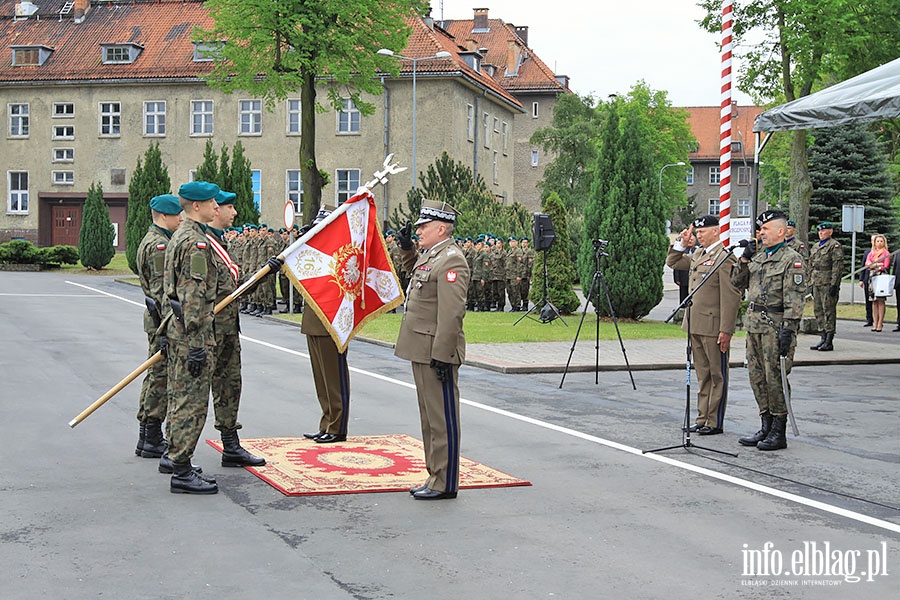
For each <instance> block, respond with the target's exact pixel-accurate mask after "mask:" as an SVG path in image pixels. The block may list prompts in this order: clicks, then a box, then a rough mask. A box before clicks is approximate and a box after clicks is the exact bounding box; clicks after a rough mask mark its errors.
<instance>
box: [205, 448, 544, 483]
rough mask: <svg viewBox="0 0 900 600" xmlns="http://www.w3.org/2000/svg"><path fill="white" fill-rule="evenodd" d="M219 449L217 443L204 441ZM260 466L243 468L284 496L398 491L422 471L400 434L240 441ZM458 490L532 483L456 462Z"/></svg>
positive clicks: (418, 451)
mask: <svg viewBox="0 0 900 600" xmlns="http://www.w3.org/2000/svg"><path fill="white" fill-rule="evenodd" d="M206 443H207V444H209V445H210V446H212V447H213V448H215V449H216V450H218V451H219V452H221V451H222V442H220V441H219V440H206ZM241 445H242V446H243V447H244V448H246V449H247V451H248V452H250V453H251V454H255V455H256V456H262V457H264V458H265V459H266V465H265V466H264V467H247V470H248V471H250V472H251V473H253V474H254V475H256V476H257V477H259V478H260V479H262V480H263V481H265V482H266V483H268V484H270V485H272V486H273V487H274V488H276V489H277V490H279V491H280V492H281V493H283V494H285V495H287V496H311V495H322V494H359V493H363V492H399V491H404V492H405V491H407V490H409V488H411V487H415V486H417V485H421V484H422V482H424V481H425V479H426V478H427V477H428V474H427V472H426V471H425V460H424V458H423V457H424V452H423V450H422V442H420V441H419V440H417V439H415V438H413V437H410V436H408V435H405V434H392V435H374V436H359V437H350V438H347V441H346V442H338V443H335V444H317V443H315V442H314V441H312V440H308V439H306V438H302V437H301V438H287V437H281V438H260V439H255V440H254V439H249V440H241ZM459 471H460V476H459V487H460V488H461V489H465V488H488V487H509V486H518V485H531V483H530V482H528V481H524V480H522V479H518V478H516V477H513V476H511V475H507V474H506V473H501V472H500V471H497V470H496V469H492V468H490V467H486V466H485V465H482V464H480V463H477V462H475V461H472V460H469V459H467V458H460V464H459Z"/></svg>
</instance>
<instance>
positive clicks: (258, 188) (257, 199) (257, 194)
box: [250, 169, 262, 210]
mask: <svg viewBox="0 0 900 600" xmlns="http://www.w3.org/2000/svg"><path fill="white" fill-rule="evenodd" d="M250 179H251V181H252V182H253V204H254V205H256V210H260V207H261V206H262V171H260V170H259V169H251V170H250Z"/></svg>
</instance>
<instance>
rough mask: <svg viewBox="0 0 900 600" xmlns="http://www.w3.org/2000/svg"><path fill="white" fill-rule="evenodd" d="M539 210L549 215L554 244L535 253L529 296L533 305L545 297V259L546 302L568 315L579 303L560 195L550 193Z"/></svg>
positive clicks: (564, 208) (564, 211) (564, 212)
mask: <svg viewBox="0 0 900 600" xmlns="http://www.w3.org/2000/svg"><path fill="white" fill-rule="evenodd" d="M541 211H543V212H544V213H545V214H547V215H549V216H550V221H551V222H552V223H553V231H554V233H555V234H556V241H555V242H554V243H553V245H552V246H551V247H550V248H549V249H548V250H541V251H539V252H537V253H536V254H535V257H534V268H533V270H532V272H531V291H530V292H529V296H530V298H531V301H532V302H534V303H535V304H537V303H538V302H540V301H541V300H542V299H543V297H544V260H546V261H547V299H548V300H549V301H550V304H552V305H553V306H555V307H556V308H557V310H559V312H560V313H562V314H564V315H568V314H571V313H573V312H575V311H576V310H578V305H579V304H580V302H579V301H578V296H576V295H575V288H574V283H575V278H576V276H577V274H576V272H575V265H574V264H573V263H572V259H571V252H570V251H569V233H568V225H567V223H566V220H567V219H566V213H567V211H566V207H565V206H564V205H563V202H562V200H561V199H560V197H559V194H557V193H556V192H550V194H548V195H547V198H546V199H545V200H544V201H543V203H541ZM536 243H537V241H536V240H535V244H536Z"/></svg>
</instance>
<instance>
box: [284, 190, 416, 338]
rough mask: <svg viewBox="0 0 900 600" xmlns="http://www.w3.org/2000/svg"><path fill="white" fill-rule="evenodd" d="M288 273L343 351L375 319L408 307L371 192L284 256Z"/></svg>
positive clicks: (359, 196)
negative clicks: (388, 312)
mask: <svg viewBox="0 0 900 600" xmlns="http://www.w3.org/2000/svg"><path fill="white" fill-rule="evenodd" d="M283 255H284V269H283V271H284V273H286V274H287V276H288V278H289V279H290V280H291V282H292V283H293V284H294V287H296V288H297V290H299V291H300V293H301V294H303V297H304V298H305V299H306V303H307V306H306V310H309V309H312V310H314V311H315V312H316V314H317V315H318V316H319V318H321V320H322V322H323V323H324V324H325V327H326V329H328V332H329V333H330V334H331V337H332V339H333V340H334V343H335V344H336V345H337V347H338V350H339V351H341V352H343V351H344V350H345V349H346V348H347V344H348V343H349V342H350V340H351V338H353V336H354V335H356V332H357V331H358V330H359V329H360V327H362V326H363V324H365V322H366V321H368V320H369V319H374V318H375V317H377V316H378V315H380V314H382V313H385V312H387V311H389V310H391V309H393V308H395V307H397V306H399V305H400V304H402V303H403V292H402V291H401V289H400V281H399V280H398V279H397V274H396V273H395V272H394V267H393V264H392V263H391V258H390V255H389V254H388V250H387V246H386V245H385V243H384V237H383V236H382V234H381V228H380V227H379V225H378V220H377V218H376V210H375V199H374V198H373V197H372V193H371V192H370V191H369V190H368V189H367V188H365V187H361V188H359V189H358V190H357V192H356V195H355V196H353V197H352V198H350V199H349V200H347V201H346V202H344V203H343V204H342V205H341V206H339V207H338V208H337V209H336V210H335V211H334V212H332V213H331V214H330V215H328V216H327V217H325V219H323V220H322V222H321V223H319V224H318V225H316V226H315V227H314V228H313V229H311V230H310V231H309V232H308V233H306V234H305V235H304V236H303V237H301V238H300V239H299V240H297V241H296V242H294V244H293V245H291V246H290V247H288V248H287V249H286V250H285V251H284V253H283Z"/></svg>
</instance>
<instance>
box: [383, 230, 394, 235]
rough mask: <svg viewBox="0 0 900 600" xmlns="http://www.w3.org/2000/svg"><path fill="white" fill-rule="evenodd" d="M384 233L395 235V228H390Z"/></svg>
mask: <svg viewBox="0 0 900 600" xmlns="http://www.w3.org/2000/svg"><path fill="white" fill-rule="evenodd" d="M384 235H394V230H393V229H388V230H387V231H385V232H384Z"/></svg>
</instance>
